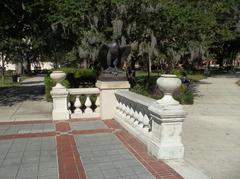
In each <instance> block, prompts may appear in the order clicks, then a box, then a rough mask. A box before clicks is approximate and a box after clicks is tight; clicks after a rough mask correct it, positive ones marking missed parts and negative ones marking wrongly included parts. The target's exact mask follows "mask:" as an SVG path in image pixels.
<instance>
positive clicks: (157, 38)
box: [0, 0, 240, 67]
mask: <svg viewBox="0 0 240 179" xmlns="http://www.w3.org/2000/svg"><path fill="white" fill-rule="evenodd" d="M0 8H1V12H0V52H1V53H2V54H4V56H5V57H6V60H22V59H24V60H28V61H29V62H32V61H35V60H37V59H41V60H50V61H54V62H55V64H56V65H59V64H68V63H70V64H73V65H74V66H75V65H78V64H80V63H81V62H82V61H83V60H86V61H87V62H88V64H89V65H92V64H94V62H95V61H96V60H97V54H98V50H99V49H100V47H101V45H102V44H103V43H106V42H109V41H111V40H112V39H114V38H119V39H121V43H122V44H129V45H131V47H132V52H131V59H132V61H134V62H135V61H140V62H141V61H142V62H144V64H146V63H145V61H148V63H147V64H148V66H150V67H151V65H152V63H157V64H163V63H164V64H166V63H167V64H170V65H172V66H174V65H176V64H177V63H179V62H181V63H183V64H194V63H199V62H201V60H206V59H218V60H219V61H220V62H222V61H223V60H224V59H230V60H231V59H233V57H234V56H235V55H236V54H237V53H238V52H239V44H240V2H239V0H218V1H213V0H206V1H200V0H182V1H179V0H138V1H132V0H81V1H79V0H62V1H60V0H17V1H15V0H2V1H1V2H0Z"/></svg>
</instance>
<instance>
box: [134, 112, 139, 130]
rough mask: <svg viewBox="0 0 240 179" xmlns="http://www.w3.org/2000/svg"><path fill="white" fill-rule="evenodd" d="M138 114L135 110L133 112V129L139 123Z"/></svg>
mask: <svg viewBox="0 0 240 179" xmlns="http://www.w3.org/2000/svg"><path fill="white" fill-rule="evenodd" d="M138 118H139V117H138V112H137V110H135V111H134V119H135V121H134V122H133V127H137V125H138V124H139V121H138Z"/></svg>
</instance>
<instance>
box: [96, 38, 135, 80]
mask: <svg viewBox="0 0 240 179" xmlns="http://www.w3.org/2000/svg"><path fill="white" fill-rule="evenodd" d="M130 52H131V47H130V46H127V45H125V46H120V43H119V40H118V39H114V40H113V41H112V43H110V44H104V45H102V47H101V48H100V50H99V61H100V66H101V71H102V73H101V75H100V78H111V79H120V78H121V77H123V75H124V72H123V70H122V68H123V64H124V61H126V60H127V57H128V55H129V54H130Z"/></svg>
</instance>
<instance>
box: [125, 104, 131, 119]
mask: <svg viewBox="0 0 240 179" xmlns="http://www.w3.org/2000/svg"><path fill="white" fill-rule="evenodd" d="M130 118H131V116H130V107H129V106H128V105H127V106H126V121H127V123H130Z"/></svg>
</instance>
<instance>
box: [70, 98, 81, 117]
mask: <svg viewBox="0 0 240 179" xmlns="http://www.w3.org/2000/svg"><path fill="white" fill-rule="evenodd" d="M79 98H80V95H77V96H76V98H75V102H74V107H75V110H74V113H73V114H72V118H80V117H81V115H82V110H81V106H82V104H81V101H80V99H79Z"/></svg>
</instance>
